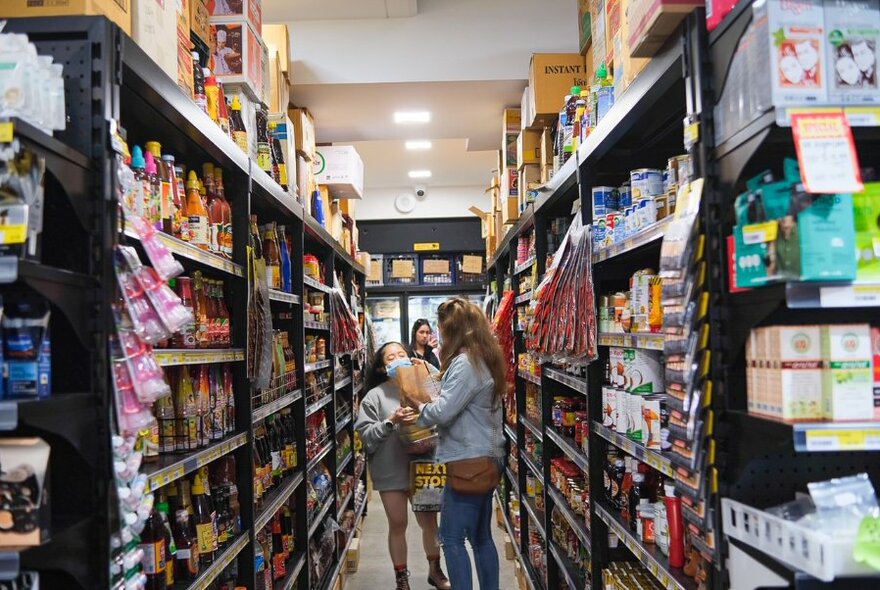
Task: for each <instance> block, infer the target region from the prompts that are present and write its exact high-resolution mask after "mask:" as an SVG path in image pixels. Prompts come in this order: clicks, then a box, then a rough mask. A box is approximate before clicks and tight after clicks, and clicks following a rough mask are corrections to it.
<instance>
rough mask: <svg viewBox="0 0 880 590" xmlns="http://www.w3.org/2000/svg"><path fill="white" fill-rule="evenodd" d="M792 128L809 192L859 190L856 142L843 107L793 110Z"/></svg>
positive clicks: (861, 188)
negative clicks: (830, 109)
mask: <svg viewBox="0 0 880 590" xmlns="http://www.w3.org/2000/svg"><path fill="white" fill-rule="evenodd" d="M791 132H792V135H794V142H795V147H796V148H797V156H798V163H799V164H800V167H801V177H802V178H803V179H804V186H805V187H806V189H807V191H808V192H810V193H814V194H816V193H826V194H827V193H859V192H862V190H863V189H864V184H863V183H862V175H861V172H860V171H859V158H858V154H857V153H856V145H855V141H854V140H853V136H852V129H850V126H849V123H848V122H847V120H846V116H845V115H844V114H843V112H842V111H840V112H831V113H829V112H795V113H792V115H791Z"/></svg>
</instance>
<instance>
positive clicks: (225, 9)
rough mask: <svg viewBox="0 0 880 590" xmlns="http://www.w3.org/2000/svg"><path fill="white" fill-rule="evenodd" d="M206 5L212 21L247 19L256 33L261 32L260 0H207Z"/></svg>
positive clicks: (230, 21)
mask: <svg viewBox="0 0 880 590" xmlns="http://www.w3.org/2000/svg"><path fill="white" fill-rule="evenodd" d="M207 6H208V14H209V15H211V22H212V23H223V22H226V23H239V22H241V21H247V22H248V24H250V26H251V27H253V29H254V30H255V31H256V32H257V34H258V35H262V34H263V1H262V0H237V1H235V2H230V1H228V0H207ZM224 19H225V20H224Z"/></svg>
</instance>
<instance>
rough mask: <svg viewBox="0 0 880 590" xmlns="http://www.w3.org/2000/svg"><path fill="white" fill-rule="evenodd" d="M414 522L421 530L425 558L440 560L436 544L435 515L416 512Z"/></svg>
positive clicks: (433, 513) (438, 547) (438, 546)
mask: <svg viewBox="0 0 880 590" xmlns="http://www.w3.org/2000/svg"><path fill="white" fill-rule="evenodd" d="M415 515H416V522H418V523H419V527H421V529H422V545H423V546H424V547H425V556H426V557H427V558H428V559H429V560H431V559H440V545H439V544H438V542H437V513H436V512H416V513H415Z"/></svg>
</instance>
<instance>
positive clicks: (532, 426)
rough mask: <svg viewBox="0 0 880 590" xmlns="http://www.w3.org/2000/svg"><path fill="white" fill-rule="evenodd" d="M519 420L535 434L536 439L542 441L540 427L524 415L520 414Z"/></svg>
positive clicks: (542, 435)
mask: <svg viewBox="0 0 880 590" xmlns="http://www.w3.org/2000/svg"><path fill="white" fill-rule="evenodd" d="M519 421H520V422H522V424H523V426H525V427H526V428H528V429H529V431H530V432H531V433H532V434H533V435H534V436H535V438H536V439H538V440H539V441H541V442H544V433H543V432H542V431H541V428H540V427H539V426H538V425H537V424H535V423H534V422H532V421H531V420H530V419H528V418H526V417H525V416H520V419H519Z"/></svg>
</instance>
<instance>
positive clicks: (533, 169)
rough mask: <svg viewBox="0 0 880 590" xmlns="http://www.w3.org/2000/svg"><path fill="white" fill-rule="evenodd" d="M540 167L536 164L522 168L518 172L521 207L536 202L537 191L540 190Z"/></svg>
mask: <svg viewBox="0 0 880 590" xmlns="http://www.w3.org/2000/svg"><path fill="white" fill-rule="evenodd" d="M542 184H543V183H542V182H541V167H540V166H539V165H537V164H530V165H527V166H523V167H522V168H520V170H519V192H520V194H521V195H522V197H521V198H520V201H521V202H522V204H523V205H526V204H528V203H534V202H535V201H536V200H538V195H539V192H538V189H539V188H541V185H542Z"/></svg>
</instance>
